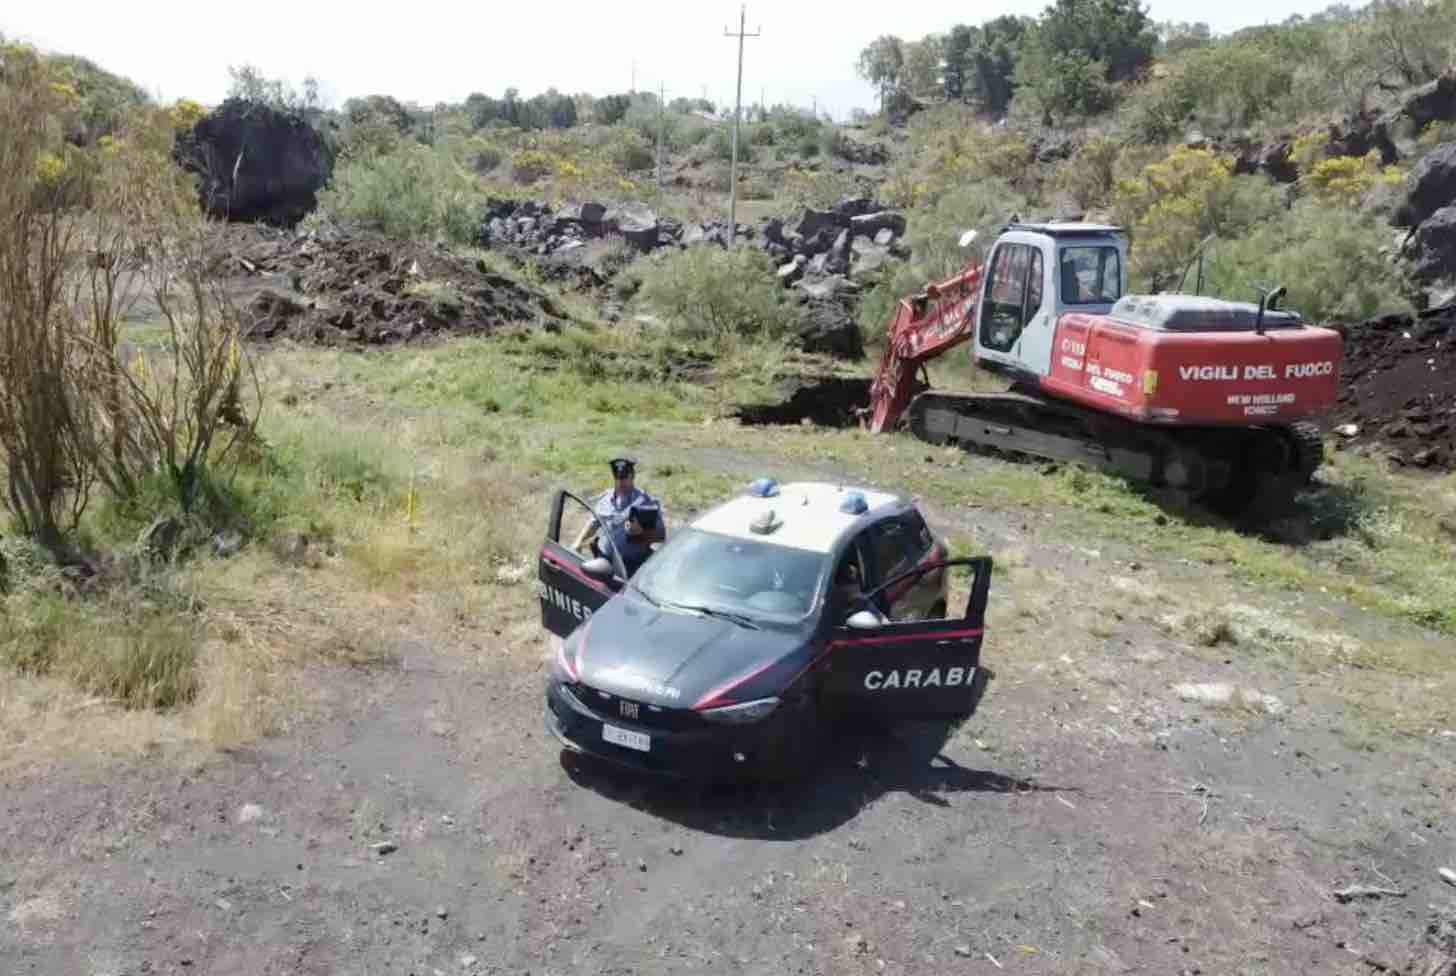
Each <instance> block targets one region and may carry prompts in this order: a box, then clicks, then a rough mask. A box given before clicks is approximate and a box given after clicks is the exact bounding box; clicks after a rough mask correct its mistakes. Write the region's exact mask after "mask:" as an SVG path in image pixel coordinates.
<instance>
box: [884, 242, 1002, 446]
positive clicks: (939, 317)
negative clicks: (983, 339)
mask: <svg viewBox="0 0 1456 976" xmlns="http://www.w3.org/2000/svg"><path fill="white" fill-rule="evenodd" d="M981 273H982V265H981V264H980V263H979V262H976V263H972V264H969V265H967V266H966V268H965V269H964V270H963V271H961V272H960V274H957V275H955V276H954V277H951V278H947V279H946V280H944V281H941V282H937V283H935V284H932V285H929V286H927V287H926V289H925V290H924V291H923V292H920V293H919V294H916V295H912V296H910V297H909V298H902V299H901V300H900V301H899V302H898V303H896V305H895V315H894V318H892V319H891V320H890V327H889V331H888V334H887V335H886V337H885V338H886V342H885V352H884V355H883V356H882V357H881V359H880V368H879V372H878V373H877V374H876V375H875V381H874V382H873V383H872V384H870V412H869V429H870V430H871V431H873V432H874V433H881V432H883V431H886V430H891V429H893V428H894V426H895V424H896V423H897V422H898V421H899V419H900V417H901V416H902V415H903V414H904V412H905V408H906V407H907V406H909V404H910V401H911V399H913V398H914V396H915V393H916V392H917V388H916V385H915V371H916V370H917V369H919V368H920V366H921V364H922V363H924V362H925V361H926V360H929V359H934V358H935V357H936V356H939V355H941V354H942V353H944V352H946V351H947V350H949V349H951V348H952V347H954V346H957V345H959V344H960V343H962V342H965V341H966V340H967V339H969V338H971V337H972V336H974V335H975V333H976V298H977V297H978V296H979V295H980V288H981Z"/></svg>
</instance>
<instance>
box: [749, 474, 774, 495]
mask: <svg viewBox="0 0 1456 976" xmlns="http://www.w3.org/2000/svg"><path fill="white" fill-rule="evenodd" d="M748 493H749V494H750V495H752V496H754V497H755V498H773V497H774V496H775V495H777V494H778V493H779V483H778V482H777V481H775V480H773V479H772V478H759V479H758V480H757V481H755V482H754V483H753V484H751V485H749V486H748Z"/></svg>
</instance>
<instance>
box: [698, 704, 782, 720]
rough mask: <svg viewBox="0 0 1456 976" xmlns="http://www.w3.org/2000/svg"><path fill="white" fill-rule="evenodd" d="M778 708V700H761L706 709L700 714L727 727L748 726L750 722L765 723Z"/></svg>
mask: <svg viewBox="0 0 1456 976" xmlns="http://www.w3.org/2000/svg"><path fill="white" fill-rule="evenodd" d="M778 707H779V700H778V699H777V698H760V699H758V700H757V701H751V702H744V703H743V704H741V705H724V706H723V707H722V708H705V709H703V710H702V711H701V712H699V713H698V714H700V715H702V716H703V718H705V719H707V720H708V721H710V722H722V723H724V724H725V725H747V724H748V723H749V722H761V721H763V720H764V719H766V718H768V717H769V715H770V714H771V713H772V712H773V710H774V709H775V708H778Z"/></svg>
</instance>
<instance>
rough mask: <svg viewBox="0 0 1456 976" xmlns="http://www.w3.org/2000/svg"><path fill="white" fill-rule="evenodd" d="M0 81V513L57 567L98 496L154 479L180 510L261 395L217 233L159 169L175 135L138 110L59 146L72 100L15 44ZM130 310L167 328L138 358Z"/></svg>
mask: <svg viewBox="0 0 1456 976" xmlns="http://www.w3.org/2000/svg"><path fill="white" fill-rule="evenodd" d="M0 72H3V84H0V131H4V132H5V133H6V138H5V139H4V140H3V141H0V214H4V215H5V220H4V223H3V226H0V451H3V454H4V463H5V467H6V471H7V475H8V488H9V490H8V493H7V498H6V503H7V505H8V507H9V508H10V510H11V511H12V512H13V513H14V515H15V516H16V519H17V522H18V523H19V525H20V527H21V529H22V530H23V531H24V532H25V533H26V534H28V535H31V536H32V537H34V538H35V539H36V540H37V541H38V542H40V543H41V544H42V545H43V546H44V547H45V548H46V549H47V550H49V551H50V552H52V554H53V555H55V556H56V557H58V558H61V559H68V558H71V556H72V554H71V553H70V552H69V551H68V542H67V537H68V535H69V534H70V533H71V532H72V531H73V530H74V529H75V528H76V526H77V524H78V522H79V520H80V518H81V515H82V513H83V512H84V510H85V508H86V505H87V502H88V500H89V498H90V496H91V489H92V488H93V487H94V486H95V485H97V484H100V485H102V486H104V487H105V488H106V489H107V490H108V491H109V492H110V493H111V495H112V496H114V497H115V498H117V499H118V500H123V501H124V500H127V499H130V498H133V497H135V496H136V495H137V493H138V492H139V490H140V489H141V487H142V485H143V484H144V482H146V481H148V480H149V479H154V478H156V477H157V476H159V475H160V476H161V481H162V482H163V483H164V484H165V486H166V488H165V494H166V495H167V496H169V497H170V498H171V499H172V500H173V501H174V502H175V503H176V504H177V505H178V506H179V507H180V508H181V509H182V510H184V511H188V510H191V509H192V508H193V507H194V506H195V504H196V502H197V500H198V498H199V496H200V493H201V492H202V490H203V489H204V488H205V486H206V485H207V484H208V483H209V479H210V477H211V475H212V474H213V473H215V472H217V471H219V470H220V469H221V468H223V467H224V466H226V465H227V464H228V463H229V462H230V461H231V460H232V458H233V456H234V453H235V449H236V447H237V445H238V444H239V443H241V442H242V441H243V440H244V439H246V438H248V437H251V436H252V433H253V430H254V423H255V421H256V418H257V415H258V412H259V409H260V407H261V402H262V395H261V390H260V389H259V387H258V384H257V382H256V379H255V377H254V374H253V371H252V369H251V366H250V364H249V361H248V359H247V357H246V356H245V355H244V354H243V350H242V347H241V345H240V342H239V338H240V334H239V320H238V315H237V312H236V310H235V309H234V308H233V306H232V304H231V302H230V301H229V299H228V296H227V293H226V292H225V290H224V288H223V285H222V282H221V279H220V276H219V273H218V272H219V270H220V268H221V264H220V262H219V261H218V256H219V252H220V245H221V235H222V233H223V231H222V230H220V229H218V228H215V227H212V226H210V225H209V224H208V222H207V221H206V220H205V219H204V218H203V217H202V216H201V214H200V213H199V212H198V210H197V207H196V202H195V200H196V197H195V193H194V192H193V187H192V185H191V178H190V177H188V176H185V175H184V174H183V173H182V172H181V171H180V170H179V169H178V167H176V166H175V165H173V163H172V161H171V147H172V143H173V138H174V135H175V131H176V127H177V125H178V121H177V120H176V119H175V118H173V116H172V114H171V113H169V112H168V111H165V110H159V109H153V108H146V109H142V110H139V111H138V112H136V113H134V114H133V115H132V116H131V117H130V118H129V119H128V121H127V124H126V125H125V127H124V128H123V129H122V131H121V132H120V134H119V136H118V137H117V138H114V139H111V138H108V139H104V140H102V141H101V143H100V144H99V145H98V146H97V147H96V148H95V149H94V150H86V151H75V150H71V149H66V148H64V147H63V146H62V143H61V140H60V138H59V133H60V132H61V131H63V123H64V119H65V116H66V113H67V112H68V111H72V110H73V103H74V93H73V92H70V91H69V89H67V87H66V86H65V85H64V84H61V83H59V82H58V81H56V80H55V79H54V78H52V77H51V76H50V75H49V74H48V72H47V69H46V66H45V64H44V63H43V62H42V61H41V60H40V59H38V58H37V57H36V56H35V54H34V53H33V52H32V51H30V50H29V49H26V48H23V47H18V46H10V47H6V48H4V49H3V51H0ZM82 184H84V193H82V192H78V186H80V185H82ZM78 199H85V200H86V201H87V202H88V203H89V207H88V208H87V209H85V210H83V209H80V208H79V207H78V206H76V201H77V200H78ZM143 301H144V302H146V303H147V305H148V306H149V307H151V308H155V310H156V314H157V315H158V316H159V317H160V318H161V319H162V320H163V321H164V323H165V325H166V333H165V339H164V342H163V343H162V348H161V349H160V350H159V351H158V352H156V353H155V354H153V355H150V356H149V355H147V354H146V353H145V352H144V351H143V350H141V349H133V348H130V347H129V346H128V344H127V343H126V342H125V339H124V336H123V334H122V324H123V321H124V319H125V317H126V316H127V315H128V313H130V312H131V311H133V309H135V308H136V307H137V305H138V303H139V302H143Z"/></svg>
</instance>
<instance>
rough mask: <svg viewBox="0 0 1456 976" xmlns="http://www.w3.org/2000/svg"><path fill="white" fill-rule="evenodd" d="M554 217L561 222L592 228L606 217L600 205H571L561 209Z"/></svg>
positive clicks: (603, 208)
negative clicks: (571, 222)
mask: <svg viewBox="0 0 1456 976" xmlns="http://www.w3.org/2000/svg"><path fill="white" fill-rule="evenodd" d="M556 216H557V217H558V218H560V219H561V220H572V221H575V222H576V223H578V224H582V225H584V226H588V227H594V226H596V225H597V224H600V223H601V222H602V221H603V220H604V219H605V218H606V216H607V208H606V207H605V206H603V205H602V204H600V203H592V202H588V203H573V204H568V205H567V206H565V207H562V208H561V210H560V211H558V212H557V214H556Z"/></svg>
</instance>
